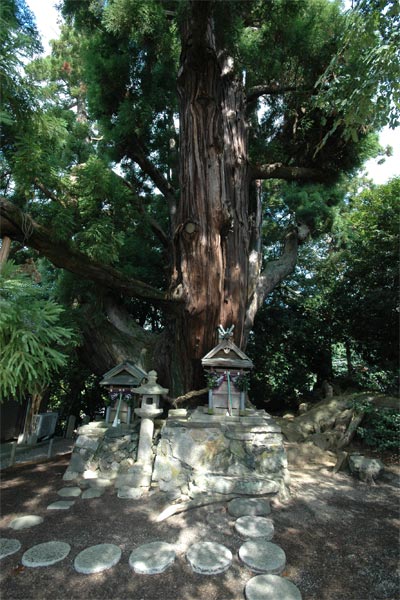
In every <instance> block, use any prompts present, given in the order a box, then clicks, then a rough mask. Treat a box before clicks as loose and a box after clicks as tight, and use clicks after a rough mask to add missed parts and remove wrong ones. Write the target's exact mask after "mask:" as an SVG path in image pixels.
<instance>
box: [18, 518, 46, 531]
mask: <svg viewBox="0 0 400 600" xmlns="http://www.w3.org/2000/svg"><path fill="white" fill-rule="evenodd" d="M43 521H44V519H43V517H39V516H37V515H24V516H22V517H16V518H15V519H13V520H12V521H11V523H10V525H9V527H11V528H12V529H15V530H16V531H19V530H20V529H27V528H28V527H34V526H35V525H40V524H41V523H43Z"/></svg>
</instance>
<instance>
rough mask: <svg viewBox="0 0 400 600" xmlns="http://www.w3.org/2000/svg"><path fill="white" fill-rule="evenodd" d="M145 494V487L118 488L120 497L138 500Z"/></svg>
mask: <svg viewBox="0 0 400 600" xmlns="http://www.w3.org/2000/svg"><path fill="white" fill-rule="evenodd" d="M142 495H143V489H142V488H140V487H125V486H124V487H120V488H118V498H126V499H128V498H129V499H130V500H137V499H138V498H140V497H141V496H142Z"/></svg>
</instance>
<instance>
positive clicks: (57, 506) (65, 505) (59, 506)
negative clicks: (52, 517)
mask: <svg viewBox="0 0 400 600" xmlns="http://www.w3.org/2000/svg"><path fill="white" fill-rule="evenodd" d="M74 504H75V500H58V502H53V503H52V504H49V505H48V507H47V510H68V509H69V508H71V506H73V505H74Z"/></svg>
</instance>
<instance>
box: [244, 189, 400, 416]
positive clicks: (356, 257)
mask: <svg viewBox="0 0 400 600" xmlns="http://www.w3.org/2000/svg"><path fill="white" fill-rule="evenodd" d="M399 183H400V181H399V178H395V179H393V180H392V181H390V182H389V183H387V184H385V185H381V186H373V185H372V184H371V183H369V184H368V185H369V187H368V188H366V189H364V190H363V191H361V192H358V193H356V192H355V193H354V194H350V193H349V194H348V196H347V201H346V203H344V204H343V205H342V206H341V207H340V208H338V209H337V210H336V215H335V219H334V224H333V226H332V228H331V230H330V231H329V233H327V234H325V235H324V236H321V237H320V238H319V239H318V240H314V241H310V243H308V244H307V245H305V246H303V247H302V248H301V252H300V256H301V260H300V265H299V266H297V268H296V271H295V273H294V274H293V276H292V277H290V278H288V279H287V280H286V281H285V282H284V283H283V284H282V285H281V286H280V288H278V289H277V290H275V291H274V292H273V293H272V294H271V295H270V297H269V299H268V301H267V302H266V303H265V305H264V306H263V308H262V310H261V311H260V312H259V314H258V315H257V318H256V321H255V325H254V329H253V333H252V336H251V338H250V343H249V348H248V352H249V353H250V355H251V356H252V358H253V360H254V362H255V365H256V368H255V374H254V376H253V381H252V395H253V397H254V399H255V401H256V402H257V404H259V405H262V404H263V402H265V401H267V402H268V406H269V408H270V409H272V410H284V409H285V408H286V409H287V408H288V407H291V408H295V407H297V405H298V403H299V402H300V401H302V400H304V399H305V398H306V399H307V398H309V399H312V398H314V399H316V398H319V397H320V396H319V395H318V394H313V391H314V390H316V391H319V392H321V385H322V382H323V381H324V380H328V381H329V382H330V383H331V384H334V387H335V388H336V391H345V390H346V389H347V390H348V389H353V390H354V389H359V388H361V389H362V388H364V389H369V390H373V391H377V392H385V393H389V394H392V395H394V396H396V394H397V392H398V365H399V358H400V357H399V343H398V342H399V337H398V323H399V305H398V289H399V275H398V248H399V242H400V239H399V231H400V223H399V220H400V216H399V213H398V208H397V205H398V198H399V192H400V189H399Z"/></svg>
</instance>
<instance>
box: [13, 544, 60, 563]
mask: <svg viewBox="0 0 400 600" xmlns="http://www.w3.org/2000/svg"><path fill="white" fill-rule="evenodd" d="M70 550H71V546H70V545H69V544H66V543H65V542H45V543H44V544H37V545H36V546H32V548H30V549H29V550H27V551H26V552H25V553H24V554H23V556H22V561H21V562H22V564H23V565H24V567H33V568H34V567H48V566H50V565H54V564H55V563H58V562H60V561H61V560H63V559H64V558H65V557H66V556H68V554H69V552H70Z"/></svg>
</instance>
